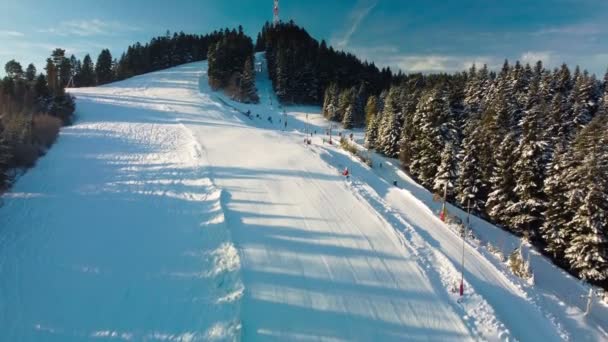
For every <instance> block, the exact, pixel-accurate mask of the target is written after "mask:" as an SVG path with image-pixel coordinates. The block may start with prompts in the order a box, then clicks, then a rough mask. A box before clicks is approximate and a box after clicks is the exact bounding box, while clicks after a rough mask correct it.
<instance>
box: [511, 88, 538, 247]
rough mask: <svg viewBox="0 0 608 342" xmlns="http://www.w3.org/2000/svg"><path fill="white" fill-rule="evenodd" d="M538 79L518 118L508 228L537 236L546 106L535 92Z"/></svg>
mask: <svg viewBox="0 0 608 342" xmlns="http://www.w3.org/2000/svg"><path fill="white" fill-rule="evenodd" d="M539 82H540V80H539V79H537V80H535V81H533V85H532V87H531V89H530V92H531V93H532V95H530V97H529V103H527V105H526V106H527V107H528V108H529V109H528V110H527V111H526V112H525V114H524V118H523V121H522V131H523V132H522V138H521V140H520V142H519V146H518V147H517V150H516V152H515V153H516V155H517V158H518V159H517V161H516V163H515V165H514V166H513V172H514V175H515V178H516V184H517V185H516V186H515V189H514V191H515V195H516V201H515V203H514V204H513V205H512V206H511V208H510V211H511V212H512V214H513V216H512V217H511V219H510V226H511V228H512V229H513V230H514V231H515V232H516V233H519V234H528V236H530V237H531V238H536V237H537V236H538V229H539V227H540V225H541V223H542V221H541V220H542V213H543V210H544V205H545V203H544V196H543V193H542V186H543V181H544V179H543V177H544V170H545V166H544V165H543V160H544V155H543V152H544V149H545V142H544V141H542V140H541V138H542V134H541V132H542V126H541V120H542V117H543V116H544V112H545V110H546V106H545V103H544V101H543V100H542V98H541V96H540V94H539Z"/></svg>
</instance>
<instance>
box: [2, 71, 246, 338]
mask: <svg viewBox="0 0 608 342" xmlns="http://www.w3.org/2000/svg"><path fill="white" fill-rule="evenodd" d="M199 68H200V65H199V66H189V67H184V68H181V69H180V71H179V72H178V73H175V74H172V73H171V72H168V73H167V74H168V75H171V77H169V78H164V77H163V75H165V74H164V73H157V74H155V75H146V76H142V77H137V78H133V79H131V80H128V81H124V82H120V83H117V84H113V85H109V86H106V87H99V88H92V89H79V90H73V91H72V92H73V93H74V94H75V95H76V96H77V97H78V99H77V106H78V108H77V110H78V111H77V115H78V118H77V123H76V124H75V125H74V126H71V127H67V128H65V129H63V130H62V132H61V136H60V138H59V140H58V142H57V143H56V145H55V146H53V148H52V149H51V150H50V152H49V154H48V155H47V156H45V157H43V158H42V159H40V161H39V162H38V164H37V165H36V167H34V168H33V169H31V170H29V171H28V172H27V173H26V174H25V175H24V176H23V177H22V178H21V179H19V181H18V182H17V184H16V185H15V186H14V188H13V189H12V191H11V192H10V193H8V194H7V195H5V196H4V197H3V200H4V202H5V203H4V204H5V205H4V206H3V207H2V208H0V222H1V224H0V341H83V340H89V339H94V338H98V339H103V338H107V339H109V340H113V341H116V340H134V341H141V340H148V341H191V340H214V339H217V340H237V339H238V338H239V336H240V309H239V305H240V304H239V302H240V297H241V294H242V291H243V285H242V282H241V280H240V273H239V268H240V261H239V258H238V252H237V251H236V249H235V247H234V245H233V244H232V240H231V238H230V231H229V230H228V229H227V226H226V222H225V220H224V212H223V210H224V208H223V207H222V203H221V198H222V191H221V189H219V188H217V187H216V186H215V185H214V184H213V183H212V181H211V179H210V178H209V169H208V168H207V166H208V163H207V162H206V161H204V159H203V158H204V156H203V155H202V153H201V150H200V147H199V146H198V144H197V143H196V141H194V140H193V138H192V136H191V135H190V133H189V131H188V130H186V129H185V128H184V127H183V125H182V124H180V123H178V122H177V121H176V120H175V119H174V117H173V113H171V112H167V110H168V108H169V107H168V106H167V103H176V102H179V101H182V100H176V98H175V97H173V96H171V92H172V89H174V88H179V86H180V83H179V82H180V76H183V75H185V74H187V73H188V71H189V72H190V73H191V74H193V75H195V74H196V73H197V72H198V70H199ZM164 82H168V83H164ZM148 86H152V87H154V88H150V89H147V87H148ZM195 88H196V86H195ZM161 94H162V95H163V96H166V97H165V99H164V100H163V101H161V102H159V101H155V100H154V98H155V97H156V96H157V95H161ZM169 98H171V101H169V100H168V99H169ZM194 100H196V97H195V99H194Z"/></svg>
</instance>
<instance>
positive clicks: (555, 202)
mask: <svg viewBox="0 0 608 342" xmlns="http://www.w3.org/2000/svg"><path fill="white" fill-rule="evenodd" d="M564 146H565V145H563V144H559V145H557V149H556V150H555V152H554V158H553V160H552V161H551V163H550V164H549V167H548V172H547V178H546V180H545V183H544V186H543V192H544V193H545V195H546V196H547V204H546V210H545V215H544V218H545V219H544V222H543V225H542V227H541V233H542V237H543V239H544V241H545V244H546V247H545V250H546V251H547V252H549V253H551V254H552V255H553V258H554V259H556V260H560V261H562V260H563V256H564V253H565V250H566V248H567V246H568V243H569V241H570V240H571V236H570V232H569V230H568V229H566V226H567V225H568V223H569V222H571V221H572V217H573V216H574V213H573V211H572V210H571V209H570V207H569V206H568V194H567V192H568V190H569V187H570V184H568V183H567V179H566V176H565V175H566V172H567V171H568V170H569V169H570V166H571V165H570V164H571V163H570V162H569V160H570V157H569V156H568V155H567V154H566V151H565V150H564Z"/></svg>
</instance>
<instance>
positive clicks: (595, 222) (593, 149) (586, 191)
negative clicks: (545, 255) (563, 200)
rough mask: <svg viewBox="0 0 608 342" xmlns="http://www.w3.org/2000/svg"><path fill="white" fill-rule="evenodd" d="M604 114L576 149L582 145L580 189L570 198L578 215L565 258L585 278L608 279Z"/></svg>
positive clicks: (607, 151) (607, 137)
mask: <svg viewBox="0 0 608 342" xmlns="http://www.w3.org/2000/svg"><path fill="white" fill-rule="evenodd" d="M607 121H608V120H607V117H606V116H604V115H601V116H599V117H596V119H595V120H594V121H593V122H592V123H590V124H589V126H588V127H586V129H585V130H584V131H583V132H582V134H581V140H579V144H577V146H576V148H583V149H584V150H586V151H585V153H584V155H585V156H584V160H583V162H582V164H581V165H580V167H579V168H577V169H576V170H573V172H574V173H576V176H575V177H576V178H577V180H578V181H579V182H578V183H577V184H573V185H574V186H576V187H577V188H578V189H579V190H578V191H575V192H574V193H572V195H571V197H578V199H575V201H574V203H573V204H575V205H576V207H572V209H575V214H574V217H573V219H572V221H571V222H570V224H569V228H570V230H571V231H572V235H571V236H572V240H571V241H570V245H569V247H568V248H567V249H566V252H565V257H566V259H567V260H568V261H569V264H570V266H571V267H572V269H573V270H575V271H576V272H578V274H579V276H580V277H581V278H582V279H588V280H596V281H603V280H606V279H608V230H607V227H608V147H607V145H608V133H607V130H608V124H607Z"/></svg>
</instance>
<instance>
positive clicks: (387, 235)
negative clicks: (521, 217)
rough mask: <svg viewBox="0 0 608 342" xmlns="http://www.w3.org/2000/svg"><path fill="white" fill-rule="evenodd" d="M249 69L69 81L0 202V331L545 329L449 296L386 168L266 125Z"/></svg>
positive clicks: (268, 107)
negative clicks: (385, 189)
mask: <svg viewBox="0 0 608 342" xmlns="http://www.w3.org/2000/svg"><path fill="white" fill-rule="evenodd" d="M258 58H260V56H258ZM259 76H262V77H259ZM264 76H265V75H264V74H262V75H258V88H259V89H260V95H261V97H262V100H263V101H262V103H261V104H260V105H257V106H245V105H240V104H236V103H232V102H230V101H229V100H226V99H225V98H224V97H223V96H222V95H221V94H219V93H215V92H212V91H210V90H209V88H208V86H207V80H206V63H193V64H189V65H184V66H181V67H177V68H172V69H169V70H165V71H161V72H156V73H151V74H147V75H142V76H139V77H134V78H132V79H129V80H126V81H123V82H118V83H115V84H111V85H107V86H104V87H99V88H91V89H78V90H73V91H72V92H73V93H74V94H75V95H76V96H77V97H78V100H77V105H78V114H79V120H78V121H77V124H76V125H74V126H72V127H69V128H67V129H65V130H63V131H62V135H61V137H60V139H59V142H58V143H57V145H56V146H54V147H53V149H52V150H51V152H50V153H49V155H47V156H46V157H44V158H42V159H41V161H40V163H39V165H37V166H36V167H35V168H34V169H32V170H30V171H29V172H28V173H27V174H26V175H25V176H24V177H23V178H21V179H20V180H19V182H18V183H17V185H16V186H15V187H14V189H13V191H12V192H11V193H10V194H8V195H7V196H5V197H4V200H5V202H6V203H5V204H6V205H5V207H4V208H1V209H0V222H2V227H1V228H0V340H8V341H37V340H50V341H70V340H83V339H92V338H99V339H104V338H105V339H109V340H152V341H153V340H160V341H199V340H214V339H215V340H240V339H242V340H245V341H250V340H308V341H310V340H315V341H316V340H319V341H320V340H365V341H369V340H379V341H389V340H396V341H402V340H459V341H460V340H467V339H489V340H499V339H507V338H510V335H509V330H511V331H512V332H513V337H515V338H526V339H527V338H529V339H534V340H543V341H548V340H555V339H557V338H559V336H558V334H557V331H556V329H555V330H554V327H553V326H551V325H550V324H548V321H547V320H546V319H545V318H544V317H542V316H541V315H539V314H537V313H534V312H532V314H531V315H530V316H527V317H530V320H531V321H529V322H521V320H519V319H517V317H512V316H505V317H499V318H498V319H496V318H495V317H491V315H492V314H493V311H492V308H488V310H487V311H485V315H486V316H485V317H482V318H484V319H487V320H484V319H481V320H480V319H479V317H477V316H475V314H474V313H473V312H467V308H466V307H463V306H460V305H459V304H457V303H456V301H455V297H454V295H453V294H451V293H450V292H449V289H448V288H446V286H445V284H443V283H442V280H443V278H442V276H443V275H444V274H443V273H442V272H443V270H444V269H445V268H446V267H445V264H444V265H433V264H431V263H430V262H432V260H433V259H432V255H433V254H434V253H433V252H432V251H430V249H429V248H430V247H429V244H428V243H426V242H425V241H422V242H420V241H418V240H416V239H414V238H413V237H412V236H409V237H408V236H406V237H405V239H404V238H403V236H401V235H400V233H399V232H398V231H399V230H400V229H401V228H402V225H404V224H411V222H410V223H408V222H405V221H403V222H402V221H399V219H398V217H397V216H396V215H392V214H391V215H388V214H387V213H388V212H389V211H388V206H387V203H383V201H384V200H383V199H382V198H381V197H382V196H383V195H384V194H383V193H382V191H381V190H382V188H377V187H376V185H375V184H377V182H380V184H382V186H385V185H384V182H382V181H380V180H379V179H378V178H373V177H372V176H373V175H372V174H371V173H370V172H369V171H367V173H364V172H363V171H362V170H358V169H357V168H355V174H354V179H356V181H355V182H349V181H345V180H344V178H343V177H341V176H340V175H339V173H338V170H337V167H338V166H343V165H345V164H348V163H351V164H350V165H351V167H352V166H354V165H358V164H355V163H352V162H351V161H349V158H348V157H346V155H345V154H343V153H335V152H337V151H336V150H335V149H333V148H327V147H314V146H313V147H306V146H304V145H303V144H302V143H301V141H302V135H299V134H297V132H294V131H293V129H294V128H295V129H301V128H302V126H301V125H300V126H298V123H297V122H293V121H291V120H292V119H291V118H290V119H289V120H290V121H289V123H288V128H287V130H285V131H281V129H282V128H283V127H284V126H283V125H282V124H281V123H280V122H279V120H285V119H286V118H287V116H283V115H282V114H281V111H280V108H278V107H277V106H276V99H274V98H273V94H272V92H271V89H270V86H269V84H268V81H267V79H266V78H264ZM233 108H240V109H241V111H245V110H247V109H248V108H250V109H251V110H252V114H253V115H252V119H249V118H247V117H246V116H244V115H243V114H242V113H239V112H238V111H237V110H234V109H233ZM256 114H257V115H259V118H257V117H256ZM267 117H270V118H272V120H266V119H267ZM283 122H284V121H283ZM362 175H365V177H362ZM361 181H364V182H365V183H367V182H369V184H371V185H366V184H365V183H363V184H361ZM376 192H378V193H376ZM378 195H381V196H378ZM405 209H406V210H409V211H410V212H411V211H412V210H413V211H419V210H423V208H422V207H417V206H414V207H413V208H409V209H408V208H405ZM431 214H432V213H431ZM408 219H411V218H408ZM413 224H417V223H413ZM448 257H449V256H448ZM471 262H476V261H475V260H474V259H473V260H472V261H471ZM447 263H448V264H449V262H447ZM481 264H483V263H481ZM448 268H449V267H448ZM448 273H449V272H448ZM440 278H441V279H440ZM501 286H510V284H506V285H505V284H501V283H496V284H491V288H499V287H501ZM501 291H503V292H504V291H505V290H501ZM490 299H491V300H488V302H489V303H490V304H491V305H493V306H494V308H493V309H494V310H495V311H497V312H501V310H499V309H498V308H497V306H498V305H510V303H509V302H508V301H504V300H503V299H504V298H502V297H501V298H499V300H498V301H496V300H495V299H493V298H490ZM480 303H482V304H483V303H485V302H483V300H482V301H480ZM484 305H487V303H486V304H484ZM517 307H518V308H520V309H522V308H523V309H524V310H528V309H531V310H536V309H535V308H534V306H532V305H530V304H528V305H526V303H524V304H521V305H518V306H517ZM502 312H503V315H518V314H519V312H513V310H502ZM471 314H474V315H473V317H471V316H470V315H471ZM488 315H489V316H490V317H488ZM501 321H502V322H509V324H507V327H506V328H507V329H508V330H507V331H506V334H503V333H504V332H505V331H504V329H503V328H501V327H503V325H502V323H501ZM486 323H487V324H486ZM484 324H485V325H484ZM519 324H523V325H522V326H519ZM516 325H517V326H516Z"/></svg>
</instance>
